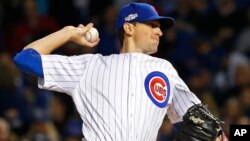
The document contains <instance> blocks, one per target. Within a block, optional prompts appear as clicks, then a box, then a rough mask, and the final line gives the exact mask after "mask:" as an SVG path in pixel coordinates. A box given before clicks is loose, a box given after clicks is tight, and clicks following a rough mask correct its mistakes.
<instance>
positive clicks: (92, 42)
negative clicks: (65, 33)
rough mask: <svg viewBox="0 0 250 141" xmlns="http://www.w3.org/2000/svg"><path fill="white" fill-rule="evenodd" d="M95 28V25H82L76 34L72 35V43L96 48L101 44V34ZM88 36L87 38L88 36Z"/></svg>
mask: <svg viewBox="0 0 250 141" xmlns="http://www.w3.org/2000/svg"><path fill="white" fill-rule="evenodd" d="M93 29H95V28H94V27H93V23H89V24H87V25H86V26H84V25H82V24H80V25H78V27H76V28H75V34H73V35H72V39H71V40H72V41H73V42H75V43H77V44H79V45H82V46H86V47H94V46H96V45H97V44H98V43H99V40H100V39H99V33H98V31H97V30H95V31H93ZM86 35H87V36H86Z"/></svg>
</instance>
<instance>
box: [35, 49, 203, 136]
mask: <svg viewBox="0 0 250 141" xmlns="http://www.w3.org/2000/svg"><path fill="white" fill-rule="evenodd" d="M42 64H43V73H44V79H39V87H40V88H43V89H48V90H53V91H59V92H64V93H67V94H68V95H70V96H72V98H73V101H74V103H75V105H76V108H77V110H78V112H79V114H80V116H81V118H82V120H83V127H82V132H83V134H84V136H85V138H86V140H87V141H155V140H156V138H157V134H158V130H159V128H160V126H161V124H162V122H163V119H164V117H165V115H166V114H167V115H168V118H169V119H170V121H171V122H172V123H176V122H179V121H181V118H182V116H183V115H184V114H185V112H186V110H187V109H188V108H189V107H191V106H192V105H193V103H192V101H193V102H194V103H200V100H199V99H197V97H196V96H195V95H194V94H193V93H192V92H191V91H190V90H189V89H188V87H187V86H186V84H185V83H184V82H183V81H182V80H181V79H180V78H179V76H178V74H177V72H176V70H175V69H174V68H173V66H172V65H171V64H170V63H169V62H168V61H166V60H163V59H159V58H155V57H152V56H149V55H146V54H142V53H124V54H119V55H110V56H102V55H100V54H95V55H94V54H85V55H80V56H72V57H66V56H59V55H49V56H46V55H42Z"/></svg>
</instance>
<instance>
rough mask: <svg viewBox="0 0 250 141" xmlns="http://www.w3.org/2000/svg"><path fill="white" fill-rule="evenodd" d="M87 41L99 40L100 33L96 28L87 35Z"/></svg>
mask: <svg viewBox="0 0 250 141" xmlns="http://www.w3.org/2000/svg"><path fill="white" fill-rule="evenodd" d="M84 37H85V39H86V40H87V41H89V42H91V43H92V42H95V41H96V40H97V39H98V38H99V33H98V31H97V29H96V28H94V27H92V28H91V29H90V30H89V31H88V32H87V33H86V34H85V35H84Z"/></svg>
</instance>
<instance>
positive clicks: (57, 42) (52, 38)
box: [24, 26, 72, 55]
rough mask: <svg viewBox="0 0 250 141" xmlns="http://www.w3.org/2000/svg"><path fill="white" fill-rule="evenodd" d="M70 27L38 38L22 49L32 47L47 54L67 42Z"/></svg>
mask: <svg viewBox="0 0 250 141" xmlns="http://www.w3.org/2000/svg"><path fill="white" fill-rule="evenodd" d="M70 30H72V28H71V27H69V26H67V27H64V28H62V29H61V30H59V31H56V32H54V33H51V34H49V35H47V36H45V37H43V38H41V39H39V40H36V41H34V42H32V43H30V44H28V45H27V46H26V47H25V48H24V49H28V48H32V49H35V50H36V51H37V52H38V53H40V54H42V55H47V54H50V53H51V52H53V51H54V50H56V49H57V48H59V47H60V46H62V45H63V44H65V43H66V42H68V41H69V40H70V38H71V31H70Z"/></svg>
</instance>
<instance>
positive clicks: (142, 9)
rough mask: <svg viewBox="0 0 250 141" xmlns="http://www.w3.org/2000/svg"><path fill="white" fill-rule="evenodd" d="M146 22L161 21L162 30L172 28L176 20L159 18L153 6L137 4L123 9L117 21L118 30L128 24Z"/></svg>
mask: <svg viewBox="0 0 250 141" xmlns="http://www.w3.org/2000/svg"><path fill="white" fill-rule="evenodd" d="M146 21H159V22H160V24H161V29H162V30H164V29H168V28H170V27H172V26H173V25H174V23H175V20H174V19H173V18H171V17H164V16H159V14H158V13H157V11H156V10H155V8H154V7H153V6H152V5H149V4H146V3H136V2H135V3H129V4H126V5H125V6H123V7H122V8H121V10H120V13H119V15H118V17H117V21H116V30H118V29H119V28H121V27H122V26H123V24H124V23H126V22H129V23H133V22H146Z"/></svg>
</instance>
